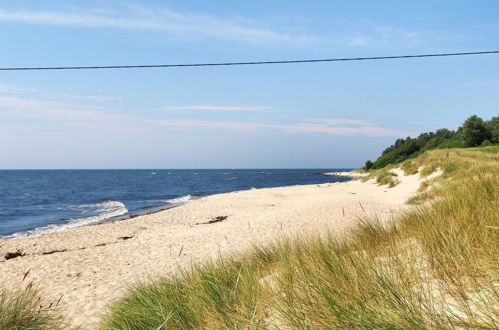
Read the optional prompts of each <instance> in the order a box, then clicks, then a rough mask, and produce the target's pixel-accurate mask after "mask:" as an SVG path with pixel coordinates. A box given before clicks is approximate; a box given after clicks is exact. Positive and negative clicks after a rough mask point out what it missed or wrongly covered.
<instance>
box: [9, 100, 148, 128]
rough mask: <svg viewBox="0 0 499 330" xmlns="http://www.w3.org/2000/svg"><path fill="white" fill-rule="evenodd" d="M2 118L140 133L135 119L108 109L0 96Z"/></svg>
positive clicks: (51, 124) (51, 125)
mask: <svg viewBox="0 0 499 330" xmlns="http://www.w3.org/2000/svg"><path fill="white" fill-rule="evenodd" d="M0 118H4V121H5V120H6V119H10V120H16V121H20V120H23V119H35V120H40V121H43V122H46V123H47V124H48V125H50V127H54V126H53V125H54V123H58V124H62V125H66V126H67V127H71V126H78V127H87V128H96V129H112V130H139V129H141V128H140V127H139V125H136V124H134V122H135V121H136V117H134V116H130V115H122V114H117V113H113V112H111V111H110V110H109V109H108V108H106V107H103V106H96V105H85V104H78V103H69V102H61V101H53V100H46V99H39V98H24V97H17V96H2V95H0Z"/></svg>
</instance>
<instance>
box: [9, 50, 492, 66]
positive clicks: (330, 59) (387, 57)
mask: <svg viewBox="0 0 499 330" xmlns="http://www.w3.org/2000/svg"><path fill="white" fill-rule="evenodd" d="M484 54H499V50H491V51H483V52H465V53H441V54H420V55H396V56H376V57H350V58H328V59H311V60H286V61H259V62H225V63H192V64H149V65H101V66H54V67H17V68H16V67H11V68H8V67H7V68H0V71H29V70H94V69H143V68H176V67H198V66H231V65H262V64H295V63H318V62H344V61H371V60H392V59H408V58H422V57H444V56H465V55H484Z"/></svg>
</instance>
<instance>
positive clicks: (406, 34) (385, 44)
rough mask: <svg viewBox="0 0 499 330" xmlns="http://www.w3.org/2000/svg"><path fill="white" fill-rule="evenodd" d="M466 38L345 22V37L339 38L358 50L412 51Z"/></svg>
mask: <svg viewBox="0 0 499 330" xmlns="http://www.w3.org/2000/svg"><path fill="white" fill-rule="evenodd" d="M462 39H463V36H461V35H459V34H458V33H456V32H450V31H442V30H434V29H424V28H418V29H411V28H406V27H403V26H391V25H386V24H382V23H379V22H375V21H371V20H366V21H358V22H344V31H343V32H342V35H339V36H337V37H336V41H337V42H338V43H339V44H342V45H345V46H348V47H352V48H356V49H357V48H358V49H383V50H392V49H409V48H419V49H421V48H424V47H427V46H432V45H433V46H435V45H438V46H439V48H440V49H441V48H442V44H448V43H449V42H454V41H462Z"/></svg>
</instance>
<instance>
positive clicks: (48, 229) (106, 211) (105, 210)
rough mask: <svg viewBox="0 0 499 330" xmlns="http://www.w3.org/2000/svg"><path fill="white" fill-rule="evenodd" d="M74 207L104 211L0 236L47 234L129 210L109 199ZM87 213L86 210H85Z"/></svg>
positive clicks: (5, 237)
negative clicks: (61, 222) (65, 221)
mask: <svg viewBox="0 0 499 330" xmlns="http://www.w3.org/2000/svg"><path fill="white" fill-rule="evenodd" d="M73 208H78V209H83V210H86V209H88V208H93V209H94V210H96V211H98V212H102V213H100V214H98V215H94V216H91V217H85V218H79V219H69V220H68V222H67V223H65V224H53V225H47V226H43V227H38V228H35V229H31V230H27V231H23V232H19V233H14V234H12V235H7V236H3V237H0V238H2V239H12V238H23V237H33V236H39V235H45V234H49V233H55V232H59V231H64V230H67V229H70V228H77V227H82V226H87V225H91V224H95V223H99V222H102V221H104V220H107V219H111V218H114V217H118V216H120V215H123V214H125V213H127V212H128V209H127V208H126V206H125V204H123V203H121V202H116V201H107V202H103V203H96V204H83V205H77V206H73ZM83 213H85V211H84V212H83Z"/></svg>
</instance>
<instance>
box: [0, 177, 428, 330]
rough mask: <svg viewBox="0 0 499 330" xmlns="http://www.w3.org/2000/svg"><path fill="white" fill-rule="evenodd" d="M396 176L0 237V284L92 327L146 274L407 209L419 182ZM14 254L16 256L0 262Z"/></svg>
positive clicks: (220, 199)
mask: <svg viewBox="0 0 499 330" xmlns="http://www.w3.org/2000/svg"><path fill="white" fill-rule="evenodd" d="M397 173H398V174H399V176H398V179H400V180H401V182H400V184H399V185H397V186H396V187H394V188H388V187H386V186H378V185H376V184H375V183H374V182H373V181H372V180H369V181H367V182H361V181H358V180H354V181H348V182H343V183H331V184H319V185H304V186H290V187H280V188H265V189H252V190H246V191H239V192H232V193H226V194H219V195H213V196H208V197H204V198H201V199H198V200H194V201H192V202H189V203H187V204H184V205H181V206H179V207H175V208H172V209H168V210H164V211H161V212H158V213H154V214H148V215H142V216H138V217H135V218H131V219H126V220H121V221H114V222H106V223H103V224H100V225H94V226H87V227H80V228H75V229H71V230H67V231H64V232H58V233H51V234H47V235H43V236H38V237H31V238H23V239H15V240H4V241H0V256H1V257H0V287H4V288H9V289H16V288H20V287H21V286H22V285H26V282H29V281H33V283H34V285H35V287H38V288H39V289H40V290H41V291H42V292H43V294H44V296H45V297H46V298H47V301H57V300H58V299H59V298H60V297H61V296H62V299H61V303H60V307H61V309H62V310H63V312H64V313H65V314H66V315H67V316H68V317H69V318H71V322H72V323H73V324H75V325H82V326H83V328H94V327H95V325H96V324H97V322H98V320H99V315H100V314H101V313H102V312H104V311H105V308H106V305H107V304H108V303H109V302H111V301H113V300H114V299H116V298H119V297H120V296H121V295H122V294H123V293H124V291H125V289H126V287H127V285H128V284H130V283H133V282H134V281H137V280H139V279H144V278H146V277H147V276H153V275H158V274H167V273H168V272H172V271H174V270H175V269H177V267H178V266H187V265H189V264H190V263H191V262H199V261H202V260H206V259H207V258H211V257H217V256H218V255H219V254H220V253H221V254H222V255H224V254H227V253H238V252H241V251H244V249H247V248H248V247H250V246H251V245H252V244H254V243H265V242H267V241H270V240H273V239H276V238H278V237H280V236H282V235H293V234H296V233H300V234H305V233H307V232H310V233H320V232H326V231H327V230H333V231H338V232H340V233H341V232H342V231H345V230H347V229H349V228H352V227H353V226H354V225H355V224H356V223H357V221H358V219H359V216H363V215H366V213H367V214H368V215H378V216H379V217H381V218H383V219H390V218H391V217H392V216H393V215H394V214H396V213H398V212H400V211H401V210H403V209H405V208H407V207H408V206H407V205H406V204H405V202H406V201H407V199H408V198H410V197H411V196H413V195H414V194H415V192H416V190H417V189H418V187H419V185H420V182H421V179H420V177H419V174H416V175H412V176H403V174H402V171H397ZM217 217H220V218H217ZM224 217H227V218H225V219H224V220H222V221H218V222H213V223H210V222H211V221H213V220H216V219H219V220H220V219H223V218H224ZM18 250H19V251H20V252H22V253H23V254H25V255H24V256H22V257H17V258H13V259H9V260H5V259H4V258H3V256H4V255H5V254H7V253H9V252H16V251H18ZM28 270H29V271H30V273H29V275H28V277H27V279H26V280H25V282H24V284H22V283H21V280H22V278H23V274H25V273H26V272H27V271H28Z"/></svg>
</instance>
